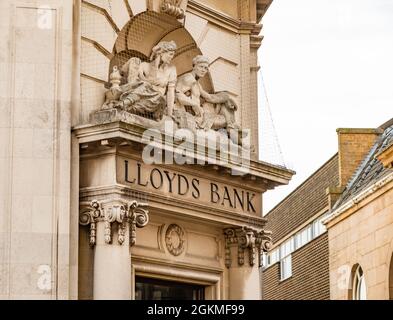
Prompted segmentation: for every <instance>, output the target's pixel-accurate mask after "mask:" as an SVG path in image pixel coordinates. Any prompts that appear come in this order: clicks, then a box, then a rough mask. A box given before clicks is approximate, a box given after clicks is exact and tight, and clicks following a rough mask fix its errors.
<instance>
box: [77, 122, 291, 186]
mask: <svg viewBox="0 0 393 320" xmlns="http://www.w3.org/2000/svg"><path fill="white" fill-rule="evenodd" d="M145 130H146V129H145V127H143V126H142V125H136V124H129V123H125V122H122V121H115V122H110V123H106V124H99V125H84V126H78V127H75V128H74V130H73V132H74V133H75V135H76V137H77V138H78V139H79V143H80V144H87V143H93V142H99V141H102V140H110V139H116V140H119V139H120V140H123V141H124V142H127V141H131V142H135V143H139V144H142V135H143V132H144V131H145ZM178 145H179V144H174V145H173V146H171V145H169V146H168V145H163V146H162V148H163V149H171V148H172V149H173V148H176V147H178ZM193 152H195V157H196V158H198V157H203V158H204V159H206V160H207V161H209V159H208V158H207V155H206V153H204V154H198V152H200V151H199V149H198V148H195V149H194V150H193ZM219 157H220V156H219ZM219 157H218V159H217V160H220V158H219ZM210 160H211V159H210ZM210 162H211V161H210ZM218 162H219V161H218ZM214 166H215V167H218V168H220V167H221V168H223V169H228V170H232V169H233V168H234V167H235V168H236V170H238V169H239V170H244V172H245V173H246V175H247V176H250V177H251V178H252V179H255V180H257V179H260V180H261V182H262V183H265V182H267V184H266V185H265V186H264V188H265V189H266V190H269V189H274V188H275V187H276V186H279V185H285V184H288V183H289V181H290V179H291V178H292V176H293V175H294V174H295V172H294V171H292V170H289V169H286V168H283V167H280V166H276V165H272V164H269V163H266V162H262V161H255V160H250V163H249V164H247V165H246V164H242V167H241V168H239V166H238V164H237V163H236V162H233V161H232V160H231V159H228V162H227V163H225V164H222V163H220V164H217V165H214ZM222 174H225V171H224V172H222ZM227 174H230V173H229V172H228V173H227ZM263 181H265V182H263Z"/></svg>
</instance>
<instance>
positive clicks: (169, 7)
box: [160, 0, 185, 19]
mask: <svg viewBox="0 0 393 320" xmlns="http://www.w3.org/2000/svg"><path fill="white" fill-rule="evenodd" d="M181 3H182V0H163V1H162V3H161V8H160V9H161V12H162V13H166V14H169V15H171V16H174V17H175V18H176V19H183V18H184V16H185V12H184V10H183V9H182V8H180V5H181Z"/></svg>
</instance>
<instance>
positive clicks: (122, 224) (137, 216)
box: [79, 200, 149, 246]
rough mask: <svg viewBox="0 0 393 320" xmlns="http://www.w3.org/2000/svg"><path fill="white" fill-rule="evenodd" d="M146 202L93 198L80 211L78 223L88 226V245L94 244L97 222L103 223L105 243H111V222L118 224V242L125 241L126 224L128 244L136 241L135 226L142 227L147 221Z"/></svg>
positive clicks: (133, 243) (131, 244)
mask: <svg viewBox="0 0 393 320" xmlns="http://www.w3.org/2000/svg"><path fill="white" fill-rule="evenodd" d="M146 206H147V204H145V203H138V202H137V201H132V202H130V203H126V202H123V201H114V202H111V203H101V202H98V201H97V200H93V201H92V202H91V204H90V206H88V207H87V208H85V209H84V210H82V211H81V212H80V216H79V223H80V224H81V225H82V226H90V245H91V246H95V244H96V237H97V224H98V223H99V222H103V223H104V224H105V233H104V237H105V243H106V244H111V243H112V224H113V223H117V224H118V243H119V244H120V245H122V244H123V243H124V241H125V236H126V228H127V224H128V226H129V228H130V246H133V245H135V242H136V228H143V227H145V226H146V225H147V224H148V222H149V215H148V210H146V209H145V207H146Z"/></svg>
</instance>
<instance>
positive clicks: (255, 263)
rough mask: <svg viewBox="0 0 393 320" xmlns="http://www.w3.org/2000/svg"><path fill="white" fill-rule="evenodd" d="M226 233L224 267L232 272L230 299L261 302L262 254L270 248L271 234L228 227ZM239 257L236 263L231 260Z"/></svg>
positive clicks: (246, 228) (230, 276)
mask: <svg viewBox="0 0 393 320" xmlns="http://www.w3.org/2000/svg"><path fill="white" fill-rule="evenodd" d="M224 234H225V265H226V267H227V268H228V269H229V299H231V300H260V299H261V298H262V292H261V278H260V272H259V268H260V267H261V266H262V253H263V252H266V251H267V250H268V249H269V247H270V246H271V236H270V234H271V233H270V232H268V231H261V232H258V231H256V230H253V229H251V228H248V227H242V228H229V229H225V230H224ZM233 256H237V259H236V260H237V261H236V262H234V261H232V260H233V259H232V257H233Z"/></svg>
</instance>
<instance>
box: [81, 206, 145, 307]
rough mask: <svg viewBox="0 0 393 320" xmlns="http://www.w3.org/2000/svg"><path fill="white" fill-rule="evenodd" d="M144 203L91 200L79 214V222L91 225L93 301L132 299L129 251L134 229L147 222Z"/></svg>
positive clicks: (134, 237)
mask: <svg viewBox="0 0 393 320" xmlns="http://www.w3.org/2000/svg"><path fill="white" fill-rule="evenodd" d="M145 207H146V204H141V203H138V202H137V201H132V202H125V201H123V200H114V201H111V202H98V201H92V202H91V204H90V206H88V207H86V208H83V209H82V210H81V213H80V224H81V225H83V226H89V228H90V246H92V247H93V248H94V282H93V296H94V299H95V300H111V299H113V300H130V299H131V289H132V285H133V284H132V283H131V253H130V248H131V246H133V245H134V244H135V242H136V228H143V227H144V226H146V225H147V223H148V222H149V216H148V211H147V210H146V209H145Z"/></svg>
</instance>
